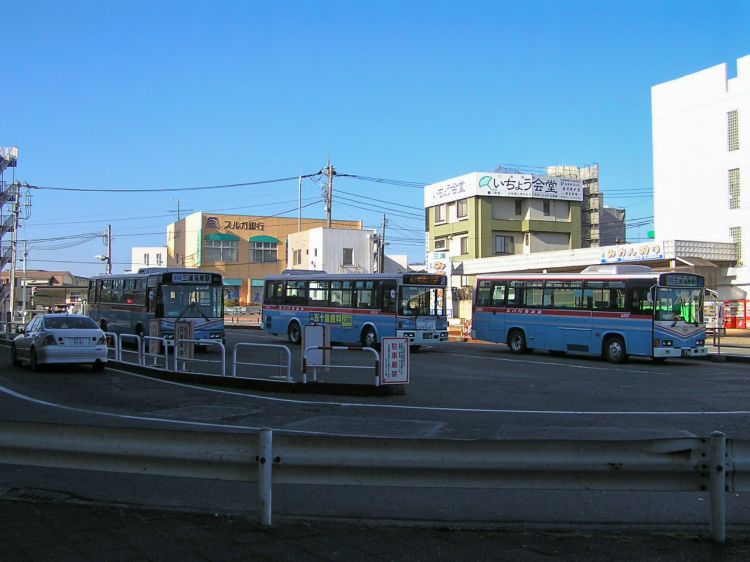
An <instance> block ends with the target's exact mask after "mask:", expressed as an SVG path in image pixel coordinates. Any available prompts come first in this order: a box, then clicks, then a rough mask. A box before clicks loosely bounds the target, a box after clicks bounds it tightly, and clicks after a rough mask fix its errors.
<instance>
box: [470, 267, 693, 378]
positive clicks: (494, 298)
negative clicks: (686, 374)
mask: <svg viewBox="0 0 750 562" xmlns="http://www.w3.org/2000/svg"><path fill="white" fill-rule="evenodd" d="M703 287H704V279H703V277H702V276H701V275H695V274H692V273H663V272H654V271H652V270H651V269H650V268H648V267H645V266H637V265H629V266H628V265H625V266H622V265H619V266H592V267H590V268H587V269H585V270H584V271H583V272H582V273H580V274H564V273H560V274H557V273H555V274H552V273H550V274H518V275H513V274H508V275H505V274H496V275H481V276H478V277H477V281H476V287H475V291H474V303H473V304H474V307H473V315H472V336H473V337H474V338H476V339H479V340H486V341H491V342H498V343H507V345H508V347H509V348H510V350H511V351H512V352H514V353H526V352H529V351H531V350H532V349H542V350H548V351H550V352H556V353H565V352H571V353H583V354H588V355H601V356H603V357H604V358H606V359H607V360H608V361H610V362H612V363H620V362H622V361H624V360H625V359H626V358H627V356H628V355H640V356H644V357H652V358H653V359H654V360H656V361H663V360H665V359H667V358H668V357H703V356H705V355H706V353H707V349H706V327H705V324H704V322H703V294H704V290H703Z"/></svg>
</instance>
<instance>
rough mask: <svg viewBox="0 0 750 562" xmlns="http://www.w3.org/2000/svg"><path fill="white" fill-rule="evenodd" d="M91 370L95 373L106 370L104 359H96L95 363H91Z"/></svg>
mask: <svg viewBox="0 0 750 562" xmlns="http://www.w3.org/2000/svg"><path fill="white" fill-rule="evenodd" d="M91 370H92V371H94V372H95V373H99V372H101V371H103V370H104V361H100V360H99V359H97V360H96V361H94V363H93V364H92V365H91Z"/></svg>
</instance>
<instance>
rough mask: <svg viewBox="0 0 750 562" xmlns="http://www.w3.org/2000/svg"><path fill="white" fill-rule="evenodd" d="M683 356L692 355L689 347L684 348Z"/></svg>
mask: <svg viewBox="0 0 750 562" xmlns="http://www.w3.org/2000/svg"><path fill="white" fill-rule="evenodd" d="M682 356H683V357H690V350H689V349H683V350H682Z"/></svg>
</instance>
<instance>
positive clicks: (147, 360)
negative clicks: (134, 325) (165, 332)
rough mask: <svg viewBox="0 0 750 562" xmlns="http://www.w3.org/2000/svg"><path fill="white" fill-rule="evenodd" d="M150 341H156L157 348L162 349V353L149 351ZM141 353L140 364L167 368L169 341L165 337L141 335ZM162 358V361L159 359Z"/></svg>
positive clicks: (165, 369)
mask: <svg viewBox="0 0 750 562" xmlns="http://www.w3.org/2000/svg"><path fill="white" fill-rule="evenodd" d="M152 342H153V343H156V342H158V346H155V347H156V348H157V349H162V350H163V351H164V353H159V352H158V351H157V352H155V353H152V352H151V348H152V345H151V344H152ZM142 349H143V353H141V358H142V360H141V366H143V367H151V368H152V369H161V370H163V371H168V370H169V342H168V341H167V338H161V337H156V336H144V337H143V347H142ZM162 358H163V359H164V361H163V362H162V361H161V359H162Z"/></svg>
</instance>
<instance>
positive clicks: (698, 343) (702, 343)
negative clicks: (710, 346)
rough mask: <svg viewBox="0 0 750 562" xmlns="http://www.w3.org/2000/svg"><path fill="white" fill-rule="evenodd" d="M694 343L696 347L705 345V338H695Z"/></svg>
mask: <svg viewBox="0 0 750 562" xmlns="http://www.w3.org/2000/svg"><path fill="white" fill-rule="evenodd" d="M695 345H697V346H698V347H700V346H703V345H706V340H695Z"/></svg>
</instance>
